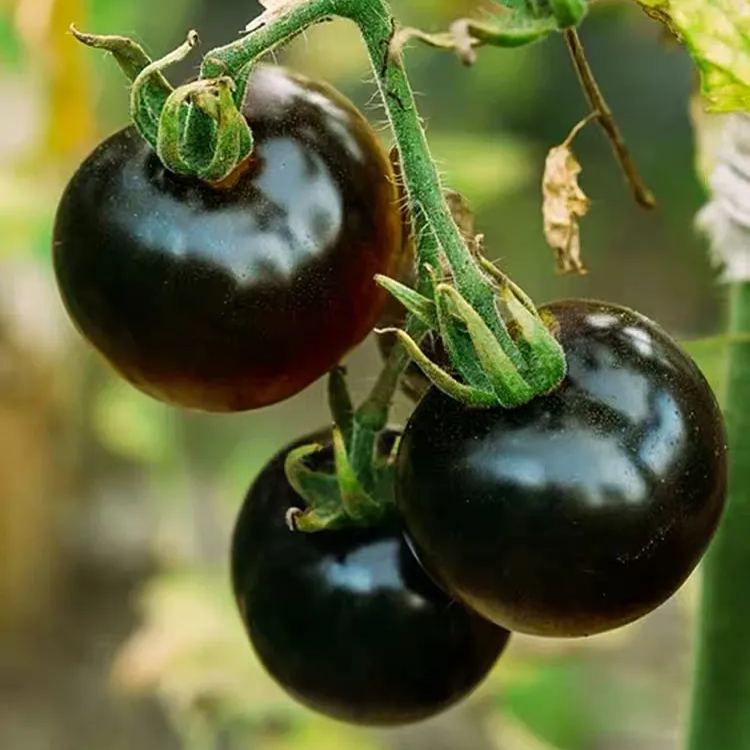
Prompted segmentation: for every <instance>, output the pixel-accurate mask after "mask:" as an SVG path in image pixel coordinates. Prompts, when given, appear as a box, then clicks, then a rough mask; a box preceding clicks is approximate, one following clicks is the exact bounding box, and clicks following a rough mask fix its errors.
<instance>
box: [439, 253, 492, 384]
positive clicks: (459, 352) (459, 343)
mask: <svg viewBox="0 0 750 750" xmlns="http://www.w3.org/2000/svg"><path fill="white" fill-rule="evenodd" d="M426 273H427V274H428V275H429V277H430V281H431V283H432V288H433V294H434V295H435V307H436V309H437V313H438V323H439V331H440V338H441V340H442V343H443V348H444V349H445V351H446V353H447V355H448V359H449V360H450V363H451V365H453V367H454V368H455V369H456V370H457V371H458V372H459V373H461V375H462V376H463V377H464V379H465V380H466V382H467V384H468V385H471V386H474V387H475V388H478V389H479V390H480V391H483V392H485V393H491V392H492V385H491V384H490V381H489V378H488V377H487V375H485V373H484V370H482V367H481V365H480V363H479V362H478V361H477V358H476V354H475V353H474V345H473V343H472V341H471V336H469V332H468V330H467V329H466V326H465V325H464V323H463V322H462V321H461V320H459V319H458V318H456V316H454V315H453V314H452V313H451V311H450V309H449V303H448V300H447V299H446V297H445V295H442V294H437V291H436V290H437V287H438V286H439V283H438V280H437V274H436V273H435V271H434V269H432V268H430V267H426Z"/></svg>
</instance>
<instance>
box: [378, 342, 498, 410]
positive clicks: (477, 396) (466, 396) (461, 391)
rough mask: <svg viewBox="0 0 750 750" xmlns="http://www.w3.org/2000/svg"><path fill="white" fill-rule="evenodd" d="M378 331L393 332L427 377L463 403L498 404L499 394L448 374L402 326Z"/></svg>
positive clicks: (482, 405) (437, 386) (471, 404)
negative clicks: (468, 383)
mask: <svg viewBox="0 0 750 750" xmlns="http://www.w3.org/2000/svg"><path fill="white" fill-rule="evenodd" d="M377 333H393V334H395V335H396V336H397V338H398V340H399V341H400V342H401V345H402V346H403V347H404V349H406V351H407V352H408V354H409V356H410V357H411V358H412V360H414V363H415V364H416V365H417V367H419V369H420V370H422V372H423V373H424V375H425V377H426V378H427V379H428V380H429V381H430V382H431V383H432V384H433V385H434V386H435V387H436V388H438V389H440V390H441V391H442V392H443V393H445V394H447V395H448V396H450V397H451V398H454V399H455V400H456V401H460V402H461V403H462V404H466V405H467V406H474V407H489V406H497V405H498V401H497V396H496V395H495V394H494V393H492V392H491V391H482V390H481V389H479V388H476V387H475V386H473V385H466V384H464V383H461V382H459V381H458V380H456V379H455V378H454V377H453V376H452V375H450V374H448V373H447V372H446V371H445V370H444V369H443V368H442V367H440V366H439V365H437V364H435V363H434V362H433V361H432V360H431V359H430V358H429V357H428V356H427V355H426V354H425V353H424V352H423V351H422V350H421V349H420V348H419V344H417V342H416V341H414V339H413V338H412V337H411V336H409V334H408V333H406V331H402V330H401V329H400V328H383V329H379V330H377Z"/></svg>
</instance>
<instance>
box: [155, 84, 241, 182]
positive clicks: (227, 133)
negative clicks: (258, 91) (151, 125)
mask: <svg viewBox="0 0 750 750" xmlns="http://www.w3.org/2000/svg"><path fill="white" fill-rule="evenodd" d="M233 90H234V82H233V81H232V79H231V78H217V79H209V80H203V79H199V80H197V81H191V82H190V83H186V84H185V85H184V86H180V87H179V88H177V89H175V91H173V92H172V93H171V94H170V96H169V98H168V99H167V101H166V103H165V105H164V108H163V109H162V112H161V117H160V119H159V133H158V138H157V143H156V152H157V154H158V155H159V159H160V160H161V162H162V163H163V164H164V166H165V167H167V168H168V169H170V170H172V171H173V172H177V173H179V174H185V175H191V176H196V177H199V178H200V179H202V180H206V181H208V182H219V181H221V180H223V179H224V178H225V177H227V176H228V175H229V174H230V173H231V172H232V171H233V170H234V169H235V167H236V166H237V164H239V162H241V161H242V160H243V159H244V158H247V156H248V155H249V154H250V152H251V151H252V136H251V135H250V129H249V127H248V125H247V121H246V120H245V118H244V117H243V116H242V114H241V113H240V112H239V110H238V109H237V107H236V105H235V103H234V99H233V98H232V92H233ZM190 105H192V106H193V107H194V108H195V110H197V112H198V113H201V114H203V115H205V116H206V117H207V118H208V120H209V121H210V122H212V123H214V127H213V129H212V130H213V132H208V133H207V136H208V137H209V139H210V144H204V147H205V148H204V153H205V154H206V155H205V156H201V155H200V154H198V153H197V152H196V150H195V149H194V148H192V147H191V146H192V145H193V141H194V139H193V138H192V137H191V132H190V125H191V123H192V124H195V122H196V119H195V117H191V115H195V114H196V112H191V111H190V110H189V109H188V107H189V106H190Z"/></svg>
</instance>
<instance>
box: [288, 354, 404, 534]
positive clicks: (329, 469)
mask: <svg viewBox="0 0 750 750" xmlns="http://www.w3.org/2000/svg"><path fill="white" fill-rule="evenodd" d="M329 399H330V402H331V412H332V413H333V416H334V426H333V429H332V431H331V442H330V443H327V444H324V443H322V442H314V443H307V444H305V445H301V446H298V447H297V448H294V449H292V450H290V451H289V452H288V453H287V455H286V458H285V460H284V472H285V474H286V477H287V481H288V482H289V484H290V485H291V487H292V488H293V489H294V491H295V492H296V493H297V494H298V495H299V496H300V497H301V498H303V499H304V501H305V504H306V507H304V508H298V507H292V508H289V509H288V510H287V512H286V522H287V526H288V527H289V529H290V530H291V531H301V532H306V533H314V532H318V531H331V530H336V529H342V528H353V527H355V528H356V527H359V528H372V527H379V526H382V525H383V524H385V523H387V522H388V521H389V520H390V519H391V518H393V517H394V516H395V507H396V506H395V497H394V486H395V466H396V456H397V453H398V445H399V437H398V436H396V437H394V433H393V432H392V431H389V430H385V431H382V430H380V431H375V430H370V429H368V428H367V427H366V426H364V425H362V424H360V423H359V422H358V420H357V415H356V414H355V413H354V412H353V411H352V410H351V408H350V407H351V401H350V400H349V396H348V391H347V390H346V383H345V380H344V373H343V370H342V368H336V369H335V370H333V371H332V373H331V375H330V378H329ZM347 402H348V406H349V408H348V409H347ZM331 449H332V450H331ZM331 453H332V455H333V461H332V462H331V461H330V460H324V459H325V456H327V455H331Z"/></svg>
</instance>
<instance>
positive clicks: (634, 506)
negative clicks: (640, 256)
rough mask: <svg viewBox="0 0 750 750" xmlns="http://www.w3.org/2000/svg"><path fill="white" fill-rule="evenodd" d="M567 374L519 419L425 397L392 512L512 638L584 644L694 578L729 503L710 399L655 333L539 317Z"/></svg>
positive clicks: (452, 587) (632, 318)
mask: <svg viewBox="0 0 750 750" xmlns="http://www.w3.org/2000/svg"><path fill="white" fill-rule="evenodd" d="M543 311H544V312H545V313H546V314H552V315H553V316H554V318H555V319H556V321H557V327H558V329H559V338H560V341H561V343H562V345H563V347H564V349H565V351H566V355H567V361H568V368H569V373H568V376H567V377H566V379H565V381H564V382H563V384H562V385H561V386H560V387H559V388H558V389H557V390H556V391H554V392H553V393H551V394H549V395H547V396H543V397H539V398H537V399H535V400H534V401H532V402H531V403H529V404H527V405H526V406H523V407H521V408H518V409H513V410H503V409H490V410H471V409H467V408H465V407H463V406H461V405H460V404H459V403H457V402H455V401H453V400H451V399H449V398H447V397H446V396H444V395H442V394H441V393H439V392H437V391H436V390H431V391H430V392H429V393H428V394H427V396H426V397H425V398H424V399H423V400H422V402H421V403H420V405H419V406H418V408H417V410H416V412H415V413H414V415H413V416H412V418H411V420H410V422H409V424H408V426H407V429H406V431H405V434H404V438H403V441H402V444H401V448H400V455H399V465H398V479H397V484H396V494H397V502H398V505H399V508H400V510H401V512H402V514H403V516H404V523H405V526H406V528H407V529H408V532H409V534H410V536H411V539H412V543H413V544H414V546H415V548H416V549H417V550H418V554H419V555H420V558H421V560H422V562H423V563H424V564H425V565H427V566H429V567H430V569H432V570H433V571H434V575H435V576H436V577H439V578H440V580H441V582H442V583H443V585H445V587H446V588H447V589H448V590H449V591H451V592H452V593H453V594H454V595H455V596H456V597H457V598H459V599H460V600H462V601H463V602H464V603H466V604H467V605H468V606H470V607H472V608H474V609H475V610H476V611H477V612H479V613H480V614H482V615H484V616H485V617H487V618H489V619H491V620H492V621H494V622H496V623H498V624H501V625H503V626H504V627H507V628H509V629H511V630H518V631H522V632H526V633H533V634H538V635H552V636H582V635H589V634H592V633H597V632H600V631H604V630H608V629H610V628H614V627H617V626H619V625H623V624H625V623H628V622H631V621H632V620H635V619H637V618H638V617H640V616H641V615H643V614H645V613H647V612H648V611H650V610H651V609H653V608H654V607H656V606H657V605H659V604H661V603H662V602H663V601H665V600H666V599H667V598H668V597H669V596H670V595H671V594H672V593H673V592H674V591H675V590H676V589H677V588H678V587H679V586H680V585H681V584H682V582H683V581H684V580H685V578H686V577H687V576H688V574H689V573H690V572H691V571H692V570H693V568H694V566H695V565H696V564H697V562H698V561H699V559H700V557H701V555H702V554H703V552H704V551H705V549H706V547H707V545H708V543H709V541H710V539H711V537H712V535H713V533H714V531H715V529H716V526H717V523H718V521H719V517H720V515H721V511H722V508H723V505H724V500H725V495H726V441H725V434H724V427H723V421H722V417H721V414H720V411H719V407H718V405H717V403H716V400H715V398H714V396H713V394H712V392H711V390H710V388H709V386H708V384H707V383H706V381H705V380H704V378H703V376H702V375H701V373H700V372H699V370H698V369H697V368H696V366H695V365H694V363H693V362H692V360H690V359H689V357H688V356H687V355H686V354H685V353H683V352H682V350H681V349H679V347H678V346H677V345H676V344H675V343H674V342H673V341H672V339H670V338H669V336H668V335H667V334H666V333H664V331H662V330H661V329H660V328H658V327H657V326H656V325H655V324H654V323H652V322H651V321H649V320H647V319H646V318H644V317H643V316H641V315H638V314H637V313H634V312H632V311H630V310H626V309H624V308H621V307H616V306H614V305H610V304H604V303H598V302H590V301H582V300H571V301H563V302H556V303H553V304H551V305H549V306H547V307H546V308H543Z"/></svg>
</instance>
